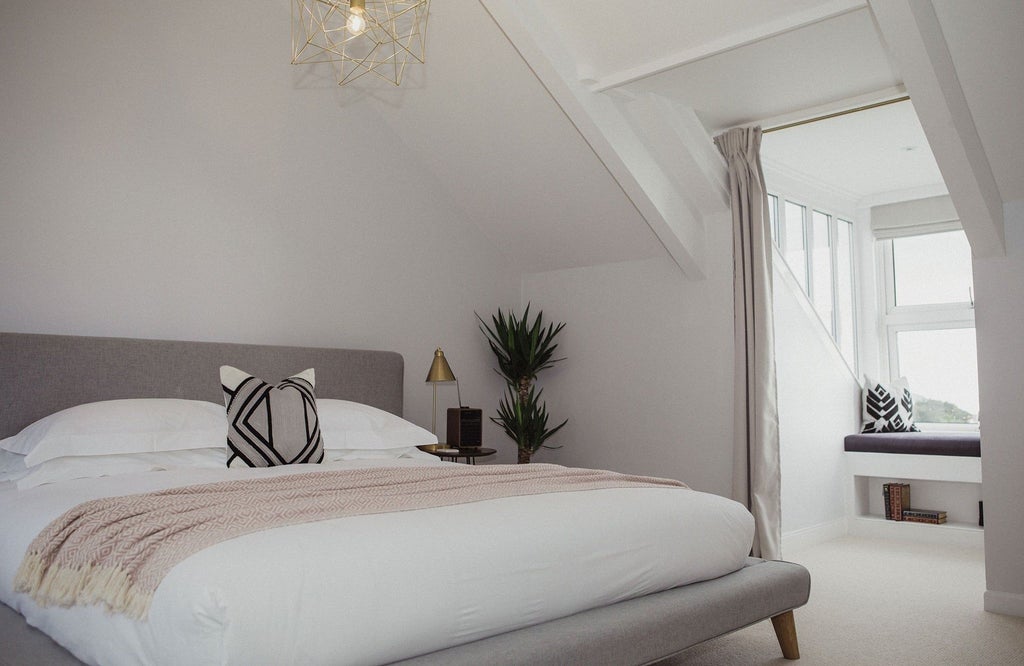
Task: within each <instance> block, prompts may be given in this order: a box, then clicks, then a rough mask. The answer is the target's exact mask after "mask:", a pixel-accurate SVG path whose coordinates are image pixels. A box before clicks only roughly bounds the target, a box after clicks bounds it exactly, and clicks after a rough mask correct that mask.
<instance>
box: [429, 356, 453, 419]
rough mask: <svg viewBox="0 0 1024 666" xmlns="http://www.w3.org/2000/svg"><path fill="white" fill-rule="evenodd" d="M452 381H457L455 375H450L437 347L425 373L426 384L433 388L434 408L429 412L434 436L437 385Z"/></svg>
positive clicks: (446, 363)
mask: <svg viewBox="0 0 1024 666" xmlns="http://www.w3.org/2000/svg"><path fill="white" fill-rule="evenodd" d="M454 381H457V380H456V379H455V374H454V373H452V368H451V366H450V365H448V360H447V359H446V358H445V357H444V352H443V351H441V348H440V347H438V348H437V350H436V351H435V352H434V360H433V361H432V362H431V364H430V370H429V371H428V372H427V382H428V383H429V384H431V385H432V386H433V388H434V407H433V409H432V410H431V412H430V431H431V432H433V433H434V434H435V435H436V434H437V385H438V384H439V383H441V382H454Z"/></svg>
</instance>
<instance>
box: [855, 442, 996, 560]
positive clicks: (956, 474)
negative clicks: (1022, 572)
mask: <svg viewBox="0 0 1024 666" xmlns="http://www.w3.org/2000/svg"><path fill="white" fill-rule="evenodd" d="M844 448H845V449H846V451H845V454H844V457H845V458H846V468H847V474H848V475H849V476H848V477H847V479H848V481H847V511H848V514H847V515H848V522H847V525H848V533H849V534H852V535H854V536H864V537H871V538H877V537H882V538H898V539H911V540H917V541H925V542H932V543H939V542H941V543H955V544H959V545H963V546H970V547H980V546H981V545H982V543H983V541H984V532H983V531H982V529H981V527H978V524H979V518H980V515H979V514H980V510H979V509H980V500H981V436H980V434H979V433H977V432H948V431H946V432H893V433H870V434H867V433H864V434H857V435H848V436H847V437H846V438H845V441H844ZM891 481H902V482H907V483H910V485H911V487H912V488H913V502H914V504H915V506H919V507H928V508H932V509H940V510H943V511H948V514H949V520H948V522H947V523H946V524H943V525H927V524H922V523H906V522H904V521H894V520H885V518H884V513H885V507H884V506H883V502H882V499H883V494H882V484H884V483H887V482H891Z"/></svg>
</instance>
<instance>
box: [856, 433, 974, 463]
mask: <svg viewBox="0 0 1024 666" xmlns="http://www.w3.org/2000/svg"><path fill="white" fill-rule="evenodd" d="M844 448H845V449H846V450H847V451H861V452H865V453H909V454H916V455H922V456H965V457H969V458H980V457H981V434H980V433H977V432H880V433H870V434H860V435H847V436H846V440H845V442H844Z"/></svg>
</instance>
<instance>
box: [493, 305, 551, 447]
mask: <svg viewBox="0 0 1024 666" xmlns="http://www.w3.org/2000/svg"><path fill="white" fill-rule="evenodd" d="M476 318H477V319H478V320H479V321H480V331H481V332H483V334H484V337H485V338H486V339H487V344H488V345H489V346H490V348H491V351H492V352H494V356H495V357H496V358H497V359H498V367H497V368H496V369H495V370H496V372H497V373H498V374H499V375H501V376H502V377H504V378H505V381H506V382H507V383H508V390H509V398H508V399H507V400H506V399H505V398H504V397H502V400H501V402H500V403H499V405H498V417H497V418H494V417H491V420H492V421H494V422H495V423H496V424H498V425H500V426H501V427H502V428H504V429H505V433H506V434H508V436H509V437H511V438H512V439H514V440H515V441H516V445H517V446H518V447H519V462H521V463H524V462H530V457H531V456H532V455H533V453H534V452H536V451H537V449H539V448H540V447H541V446H544V441H545V440H546V439H547V438H548V437H550V436H551V435H553V434H554V433H555V432H557V431H558V430H560V429H561V428H562V426H564V425H565V424H566V422H567V421H568V420H566V421H563V422H562V423H561V424H560V425H558V426H557V427H555V428H553V429H551V430H548V429H547V420H548V414H547V408H546V407H545V405H544V403H542V402H540V399H539V398H540V393H539V392H538V393H537V394H536V395H534V394H533V382H534V381H535V380H536V379H537V373H538V372H540V371H541V370H544V369H546V368H550V367H551V366H553V365H554V364H555V363H558V362H559V361H563V360H565V359H564V358H555V350H556V349H557V348H558V344H557V343H556V342H555V337H556V336H557V335H558V333H559V332H560V331H561V330H562V329H563V328H565V324H564V323H559V324H548V325H547V326H546V327H545V325H544V312H543V311H541V312H538V313H537V316H536V317H535V318H534V320H533V321H532V322H530V306H529V304H527V306H526V309H525V310H524V311H523V316H522V317H517V316H516V315H515V313H513V312H512V311H511V310H510V311H509V312H508V314H507V315H506V314H505V313H504V312H502V311H501V309H500V308H499V309H498V314H497V315H494V316H492V317H491V325H490V326H489V325H488V324H487V322H485V321H484V320H483V319H482V318H481V317H480V315H477V316H476Z"/></svg>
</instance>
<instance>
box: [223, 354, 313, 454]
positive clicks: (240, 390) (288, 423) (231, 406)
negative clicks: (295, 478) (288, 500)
mask: <svg viewBox="0 0 1024 666" xmlns="http://www.w3.org/2000/svg"><path fill="white" fill-rule="evenodd" d="M220 383H221V387H222V388H223V389H224V405H225V407H226V408H227V412H228V450H229V455H228V467H274V466H276V465H295V464H300V463H319V462H322V461H323V459H324V440H323V437H321V435H320V421H319V419H318V418H317V414H316V395H315V394H314V392H313V387H314V386H315V384H316V378H315V375H314V372H313V369H312V368H310V369H309V370H306V371H304V372H300V373H299V374H297V375H294V376H292V377H289V378H288V379H285V380H284V381H282V382H281V383H279V384H277V385H272V384H268V383H267V382H265V381H263V380H262V379H259V378H258V377H253V376H252V375H250V374H249V373H247V372H243V371H242V370H239V369H238V368H233V367H231V366H230V365H224V366H221V369H220Z"/></svg>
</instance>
